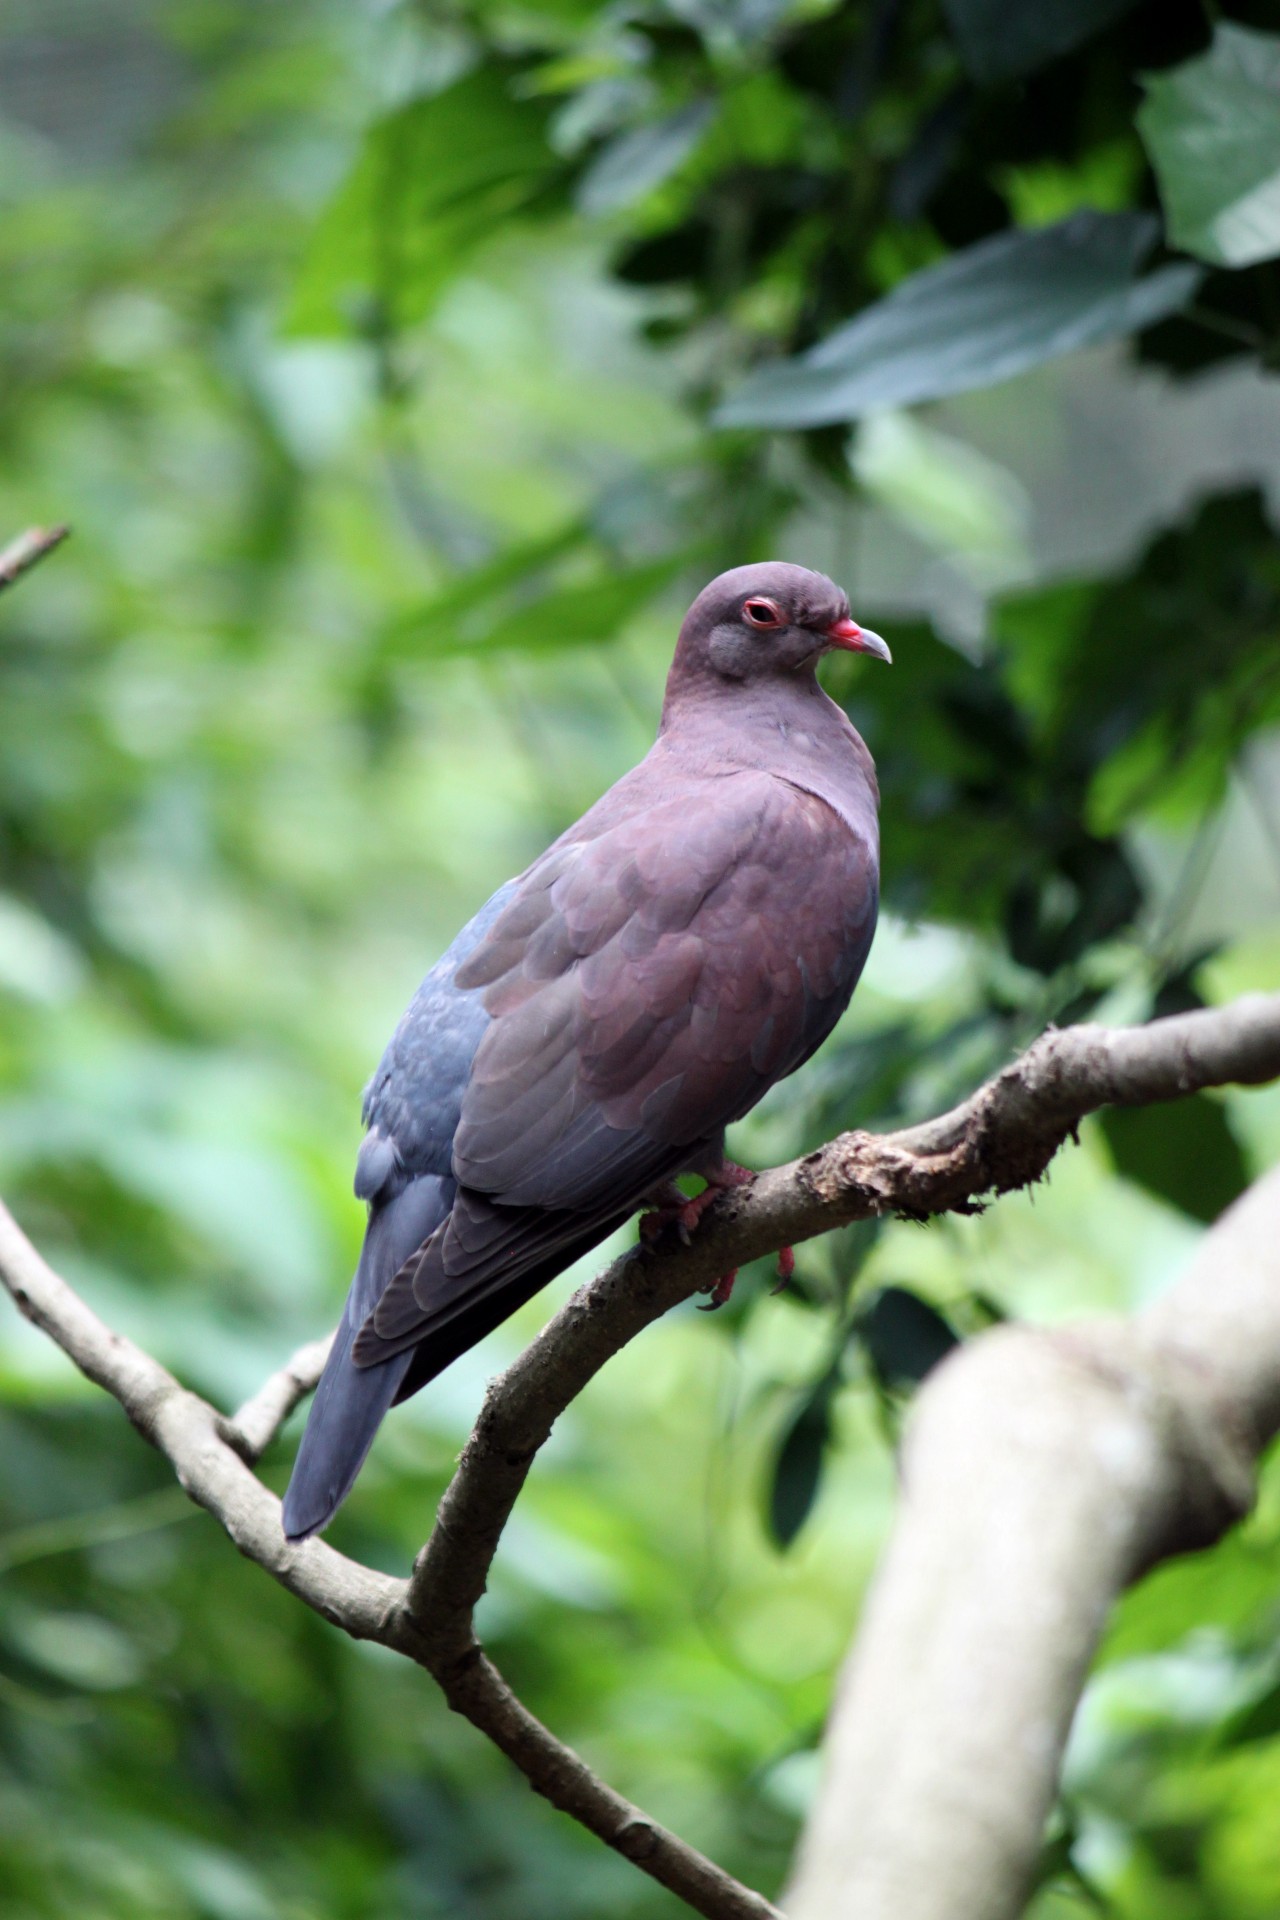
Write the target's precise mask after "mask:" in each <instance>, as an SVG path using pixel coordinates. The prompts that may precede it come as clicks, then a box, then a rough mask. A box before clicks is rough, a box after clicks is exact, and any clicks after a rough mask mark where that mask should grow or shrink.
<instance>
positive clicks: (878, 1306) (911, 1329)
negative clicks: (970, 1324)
mask: <svg viewBox="0 0 1280 1920" xmlns="http://www.w3.org/2000/svg"><path fill="white" fill-rule="evenodd" d="M855 1332H856V1334H857V1337H858V1339H859V1340H860V1341H861V1342H862V1345H863V1347H864V1348H865V1350H866V1353H867V1357H868V1358H869V1360H870V1361H871V1364H872V1366H873V1367H874V1368H875V1370H876V1374H877V1376H878V1378H879V1380H880V1381H881V1383H882V1385H884V1386H886V1387H915V1386H919V1384H920V1382H921V1381H922V1380H923V1379H924V1377H925V1375H926V1374H927V1373H930V1372H931V1371H932V1370H933V1368H934V1367H936V1366H937V1364H938V1362H939V1361H940V1360H945V1359H946V1357H947V1355H948V1354H949V1353H950V1352H951V1350H952V1348H953V1347H958V1346H959V1344H960V1340H959V1336H958V1335H957V1333H956V1330H955V1328H954V1327H953V1326H952V1325H951V1323H950V1322H949V1321H948V1320H946V1319H944V1318H943V1316H942V1314H940V1313H939V1312H938V1309H937V1308H936V1307H933V1306H930V1304H929V1302H928V1301H927V1300H922V1299H921V1298H920V1296H919V1294H918V1293H911V1292H910V1291H909V1290H908V1289H907V1288H906V1287H882V1288H881V1290H880V1292H879V1293H877V1294H876V1295H875V1296H874V1298H873V1299H872V1300H871V1301H869V1302H868V1304H867V1306H866V1308H865V1309H864V1310H863V1312H862V1313H861V1314H860V1315H859V1316H858V1320H857V1322H856V1326H855Z"/></svg>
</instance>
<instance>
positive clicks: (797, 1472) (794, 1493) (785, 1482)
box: [769, 1372, 839, 1548]
mask: <svg viewBox="0 0 1280 1920" xmlns="http://www.w3.org/2000/svg"><path fill="white" fill-rule="evenodd" d="M838 1385H839V1374H838V1373H836V1372H828V1373H825V1374H824V1375H823V1376H822V1378H821V1379H820V1380H819V1381H818V1383H817V1385H816V1386H814V1387H813V1388H812V1389H811V1390H810V1392H809V1393H808V1394H807V1395H806V1396H805V1398H804V1399H803V1400H802V1401H801V1403H800V1406H799V1408H798V1409H797V1411H796V1412H795V1414H793V1416H792V1418H791V1421H790V1424H789V1425H788V1427H787V1429H786V1431H785V1432H784V1434H783V1436H782V1443H781V1445H780V1446H779V1448H778V1453H777V1457H776V1459H775V1461H774V1465H773V1475H772V1479H771V1481H770V1486H769V1531H770V1533H771V1534H772V1535H773V1538H774V1540H775V1541H776V1543H777V1544H778V1546H780V1547H783V1548H786V1547H789V1546H790V1545H791V1542H792V1541H793V1540H794V1539H795V1537H796V1535H797V1534H798V1533H799V1531H800V1529H801V1527H802V1526H803V1525H804V1523H805V1521H806V1520H807V1519H808V1517H809V1515H810V1513H811V1512H812V1510H813V1503H814V1501H815V1500H816V1499H817V1497H818V1488H819V1486H820V1484H821V1481H822V1467H823V1461H824V1459H825V1457H826V1451H827V1447H828V1446H829V1444H830V1441H831V1400H832V1395H833V1394H834V1393H835V1390H836V1387H837V1386H838Z"/></svg>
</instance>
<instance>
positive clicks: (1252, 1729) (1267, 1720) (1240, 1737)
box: [1214, 1680, 1280, 1752]
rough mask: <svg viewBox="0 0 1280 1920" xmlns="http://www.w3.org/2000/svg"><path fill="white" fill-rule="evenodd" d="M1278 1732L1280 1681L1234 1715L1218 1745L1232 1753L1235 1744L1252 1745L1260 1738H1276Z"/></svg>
mask: <svg viewBox="0 0 1280 1920" xmlns="http://www.w3.org/2000/svg"><path fill="white" fill-rule="evenodd" d="M1277 1734H1280V1680H1278V1681H1276V1683H1275V1685H1274V1686H1270V1687H1268V1688H1267V1691H1266V1692H1265V1693H1264V1694H1262V1695H1261V1696H1260V1697H1259V1698H1258V1699H1257V1700H1254V1701H1251V1702H1250V1704H1249V1705H1248V1706H1247V1707H1244V1708H1242V1709H1241V1711H1240V1712H1239V1713H1237V1714H1233V1715H1232V1717H1231V1718H1230V1719H1229V1720H1228V1721H1227V1722H1226V1724H1225V1726H1224V1727H1223V1728H1222V1731H1221V1732H1220V1734H1219V1735H1218V1738H1217V1740H1216V1741H1215V1743H1214V1744H1215V1745H1216V1746H1217V1748H1218V1750H1219V1751H1220V1752H1229V1751H1230V1750H1231V1749H1232V1748H1235V1747H1248V1746H1252V1745H1253V1744H1254V1742H1255V1741H1257V1740H1274V1739H1275V1737H1276V1735H1277Z"/></svg>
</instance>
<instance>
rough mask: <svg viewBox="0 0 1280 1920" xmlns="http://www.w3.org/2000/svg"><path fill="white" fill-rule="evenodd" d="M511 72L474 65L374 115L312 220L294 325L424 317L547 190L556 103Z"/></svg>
mask: <svg viewBox="0 0 1280 1920" xmlns="http://www.w3.org/2000/svg"><path fill="white" fill-rule="evenodd" d="M514 77H515V76H514V75H513V73H512V72H511V71H510V70H509V69H507V68H505V67H503V66H500V65H498V64H496V63H494V64H490V65H487V66H483V67H479V68H477V69H476V70H475V71H474V72H472V73H469V74H467V75H466V77H465V78H464V79H462V80H459V81H456V82H455V83H454V85H453V86H451V87H447V88H445V90H444V91H443V92H442V93H437V94H432V95H430V96H428V97H427V98H425V99H420V100H414V101H411V102H410V103H409V105H408V106H405V107H400V108H398V109H397V110H396V111H395V112H394V113H390V114H387V115H386V117H385V118H384V119H382V120H378V121H375V123H374V125H373V126H372V127H371V128H370V130H369V132H368V133H367V134H366V136H365V140H364V145H363V147H362V149H361V152H360V156H359V158H358V160H357V161H356V165H355V168H354V170H353V171H352V173H351V174H350V176H349V177H348V179H347V181H346V183H345V184H344V185H343V186H342V187H341V188H340V189H339V191H338V193H337V195H336V197H335V198H334V200H333V201H332V202H331V203H330V205H329V207H328V208H327V210H326V212H325V213H324V215H323V217H322V218H321V220H320V223H319V225H318V227H317V228H316V232H315V235H314V238H313V239H312V242H311V247H310V250H309V252H308V254H307V257H306V259H305V261H304V262H303V266H302V271H301V274H300V276H299V279H298V283H297V286H296V288H295V293H294V301H293V307H292V310H291V313H290V326H291V329H292V330H293V331H294V332H298V333H329V332H334V331H340V330H342V329H344V328H345V327H349V326H352V325H355V326H357V327H360V326H365V325H368V324H370V322H371V321H375V320H377V319H379V318H382V319H385V320H390V321H392V322H394V323H396V324H399V325H403V324H406V323H408V322H410V321H413V320H416V319H419V318H420V317H421V316H422V314H424V313H426V312H427V311H428V309H429V308H430V307H431V306H432V304H433V303H434V301H435V300H436V299H437V298H438V296H439V295H440V293H441V292H442V291H443V289H444V288H445V286H447V285H448V283H449V281H450V280H452V279H453V278H454V277H455V275H456V274H457V271H458V268H459V265H460V263H461V262H462V261H464V260H465V259H466V258H467V257H468V255H470V254H471V253H473V252H474V251H475V249H476V248H477V247H478V246H479V245H481V243H482V242H483V241H485V240H487V239H488V238H490V237H491V235H493V234H494V233H496V232H497V231H498V230H499V229H500V228H504V227H506V226H507V225H508V224H509V223H510V222H511V221H512V220H513V219H516V218H518V217H519V216H521V215H522V214H527V213H529V212H531V211H532V210H533V209H534V208H535V207H536V206H540V205H542V204H545V203H546V202H547V201H548V200H549V199H550V197H551V187H552V184H553V182H554V180H555V177H556V173H557V170H558V169H559V167H560V165H561V163H560V161H559V160H558V159H557V157H556V155H555V154H554V153H553V152H552V151H551V149H550V147H549V146H548V145H547V141H546V133H545V130H546V123H547V119H548V115H549V113H550V110H551V109H550V106H549V104H548V103H547V102H546V101H545V100H540V99H529V98H522V97H519V96H517V95H516V94H515V93H514V92H513V90H512V81H513V79H514Z"/></svg>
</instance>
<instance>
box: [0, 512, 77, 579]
mask: <svg viewBox="0 0 1280 1920" xmlns="http://www.w3.org/2000/svg"><path fill="white" fill-rule="evenodd" d="M70 531H71V529H70V527H28V528H27V531H26V532H25V533H20V534H19V535H18V537H17V539H16V540H11V541H10V542H9V544H8V546H7V547H0V593H3V591H4V589H5V588H6V587H11V586H12V585H13V583H14V581H15V580H18V579H21V577H22V575H23V574H24V573H26V572H28V570H29V569H30V568H32V567H34V566H35V564H36V562H37V561H38V560H43V559H44V557H45V555H46V554H47V553H52V552H53V550H54V548H55V547H60V546H61V545H62V543H63V541H64V540H65V539H66V537H67V535H68V534H69V533H70Z"/></svg>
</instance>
